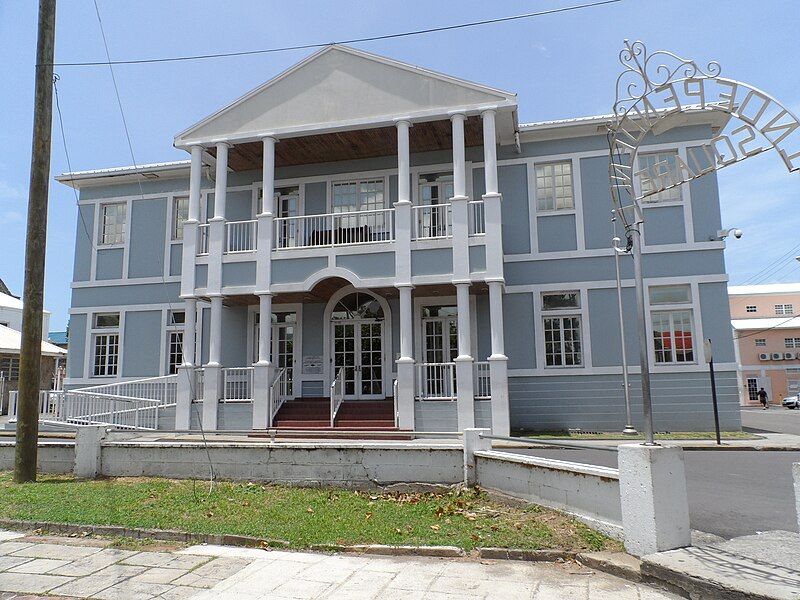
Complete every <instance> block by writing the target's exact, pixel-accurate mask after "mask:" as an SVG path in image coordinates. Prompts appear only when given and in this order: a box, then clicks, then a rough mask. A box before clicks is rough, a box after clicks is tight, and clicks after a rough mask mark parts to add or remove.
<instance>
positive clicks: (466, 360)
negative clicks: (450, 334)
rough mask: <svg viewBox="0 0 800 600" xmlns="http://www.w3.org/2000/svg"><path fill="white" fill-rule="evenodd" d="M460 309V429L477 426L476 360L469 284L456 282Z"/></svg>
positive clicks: (457, 374)
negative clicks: (472, 346) (472, 350)
mask: <svg viewBox="0 0 800 600" xmlns="http://www.w3.org/2000/svg"><path fill="white" fill-rule="evenodd" d="M456 305H457V310H458V356H457V357H456V358H455V360H454V362H455V363H456V388H457V389H456V399H457V403H458V407H457V412H458V430H459V431H464V430H465V429H468V428H470V427H475V394H474V382H473V379H474V374H473V369H474V366H473V365H474V362H473V360H472V355H471V350H470V341H471V339H472V335H471V332H470V310H469V284H468V283H459V284H456Z"/></svg>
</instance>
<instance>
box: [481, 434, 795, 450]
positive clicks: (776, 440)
mask: <svg viewBox="0 0 800 600" xmlns="http://www.w3.org/2000/svg"><path fill="white" fill-rule="evenodd" d="M754 435H758V436H759V439H755V440H726V439H723V440H722V444H721V445H719V446H718V445H717V442H716V440H713V439H711V440H657V441H658V443H659V444H668V445H670V446H680V447H681V448H683V449H684V450H687V451H690V450H772V451H780V450H783V451H796V450H800V435H794V434H791V433H757V434H754ZM547 441H548V443H547V444H540V445H536V440H535V439H532V440H531V443H530V444H515V443H513V442H494V443H493V444H492V446H493V447H495V448H517V447H526V448H530V447H534V445H535V447H541V448H552V447H556V445H557V443H558V442H559V441H560V440H558V439H554V438H551V439H548V440H547ZM563 441H565V442H569V444H570V445H576V446H577V445H582V446H586V447H587V448H591V447H593V446H594V447H597V446H603V447H608V448H615V447H617V446H619V445H620V444H630V443H634V442H637V441H641V440H636V439H628V440H626V439H619V440H571V439H569V438H564V440H563Z"/></svg>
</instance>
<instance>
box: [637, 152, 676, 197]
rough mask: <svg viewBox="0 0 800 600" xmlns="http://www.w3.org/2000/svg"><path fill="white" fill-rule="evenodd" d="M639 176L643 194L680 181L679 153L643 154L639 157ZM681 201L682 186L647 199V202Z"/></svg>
mask: <svg viewBox="0 0 800 600" xmlns="http://www.w3.org/2000/svg"><path fill="white" fill-rule="evenodd" d="M637 174H638V175H639V181H640V182H641V186H642V193H643V194H646V193H647V192H649V191H651V190H654V189H658V188H660V187H663V186H666V185H672V184H673V183H676V182H677V181H680V175H679V173H678V153H677V152H676V151H673V152H653V153H650V154H641V155H640V156H639V171H637ZM680 200H681V188H680V186H677V187H674V188H670V189H668V190H664V191H662V192H658V193H657V194H653V195H652V196H647V197H646V198H645V201H647V202H679V201H680Z"/></svg>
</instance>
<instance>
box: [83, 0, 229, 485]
mask: <svg viewBox="0 0 800 600" xmlns="http://www.w3.org/2000/svg"><path fill="white" fill-rule="evenodd" d="M93 2H94V9H95V13H96V14H97V22H98V24H99V26H100V34H101V36H102V38H103V47H104V49H105V53H106V58H107V62H106V63H105V64H106V65H108V70H109V72H110V73H111V82H112V83H113V85H114V94H115V96H116V99H117V106H118V107H119V113H120V117H121V118H122V125H123V129H124V131H125V139H126V140H127V143H128V151H129V153H130V156H131V162H132V163H133V167H134V169H136V170H137V171H138V163H137V162H136V155H135V153H134V151H133V143H132V141H131V135H130V131H129V129H128V121H127V119H126V118H125V110H124V108H123V106H122V98H121V96H120V93H119V86H118V85H117V78H116V76H115V74H114V66H113V61H112V60H111V52H110V51H109V49H108V40H107V39H106V32H105V28H104V27H103V19H102V17H101V16H100V7H99V6H98V4H97V0H93ZM70 170H71V169H70ZM136 182H137V184H138V186H139V197H140V198H141V199H142V200H144V188H143V187H142V178H141V176H139V177H137V178H136ZM164 268H166V265H164ZM161 284H162V289H163V290H164V292H165V297H166V303H167V305H168V307H169V313H170V314H172V311H173V309H172V306H173V305H172V301H171V299H170V297H169V292H168V291H167V282H166V280H165V278H164V269H162V271H161ZM181 343H182V342H181ZM192 351H193V352H194V349H192ZM181 352H182V353H183V356H186V354H185V348H183V347H181ZM181 370H183V371H185V372H186V377H187V379H188V382H189V389H190V393H191V396H192V397H195V382H194V381H192V377H189V372H188V369H181ZM192 404H194V403H192ZM190 406H191V405H190ZM195 411H197V413H198V423H199V426H200V435H201V437H202V439H203V446H204V448H205V451H206V458H207V459H208V467H209V472H210V479H209V489H208V496H210V495H211V493H212V491H213V490H214V480H215V473H214V463H213V462H212V460H211V450H210V448H209V445H208V440H207V439H206V432H205V429H204V428H203V419H202V415H200V414H199V410H198V409H197V407H195Z"/></svg>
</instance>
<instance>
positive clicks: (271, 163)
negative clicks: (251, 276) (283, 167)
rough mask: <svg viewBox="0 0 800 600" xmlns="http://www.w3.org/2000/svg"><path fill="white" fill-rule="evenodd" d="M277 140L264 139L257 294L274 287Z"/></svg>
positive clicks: (257, 252) (266, 291) (266, 292)
mask: <svg viewBox="0 0 800 600" xmlns="http://www.w3.org/2000/svg"><path fill="white" fill-rule="evenodd" d="M275 143H276V141H275V138H272V137H265V138H264V139H263V151H264V164H263V169H262V173H261V177H262V182H263V187H262V192H261V206H260V207H259V208H258V210H259V213H258V217H257V218H258V244H257V247H256V294H257V295H259V296H260V295H262V294H269V293H270V288H271V286H272V246H273V240H272V236H273V218H274V213H273V206H272V205H273V197H274V196H275Z"/></svg>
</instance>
